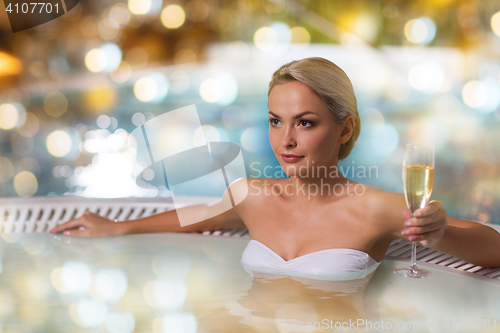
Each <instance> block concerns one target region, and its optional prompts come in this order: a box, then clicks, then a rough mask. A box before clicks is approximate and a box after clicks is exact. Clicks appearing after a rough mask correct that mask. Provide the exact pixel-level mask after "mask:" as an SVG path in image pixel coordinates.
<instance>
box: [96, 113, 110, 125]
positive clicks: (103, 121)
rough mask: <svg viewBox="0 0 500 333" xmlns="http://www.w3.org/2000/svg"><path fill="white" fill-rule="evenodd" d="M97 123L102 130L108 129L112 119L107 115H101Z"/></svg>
mask: <svg viewBox="0 0 500 333" xmlns="http://www.w3.org/2000/svg"><path fill="white" fill-rule="evenodd" d="M96 123H97V126H99V127H100V128H108V127H109V125H111V118H110V117H108V116H107V115H105V114H101V115H100V116H99V117H97V120H96Z"/></svg>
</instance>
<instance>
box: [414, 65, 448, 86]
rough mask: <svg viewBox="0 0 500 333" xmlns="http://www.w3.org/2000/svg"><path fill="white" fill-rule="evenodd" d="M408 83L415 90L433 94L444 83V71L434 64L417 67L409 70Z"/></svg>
mask: <svg viewBox="0 0 500 333" xmlns="http://www.w3.org/2000/svg"><path fill="white" fill-rule="evenodd" d="M408 81H409V82H410V85H411V86H412V88H414V89H416V90H420V91H425V92H428V93H435V92H437V91H439V89H440V88H441V87H442V85H443V83H444V71H443V68H442V67H441V66H440V65H438V64H436V63H429V64H422V65H417V66H414V67H412V68H411V69H410V71H409V73H408Z"/></svg>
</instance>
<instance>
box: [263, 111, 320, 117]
mask: <svg viewBox="0 0 500 333" xmlns="http://www.w3.org/2000/svg"><path fill="white" fill-rule="evenodd" d="M269 114H270V115H272V116H274V117H276V118H280V116H278V115H276V114H274V113H272V112H271V111H269ZM306 114H313V115H316V116H317V114H316V113H314V112H312V111H305V112H302V113H299V114H297V115H295V116H293V119H297V118H300V117H302V116H304V115H306Z"/></svg>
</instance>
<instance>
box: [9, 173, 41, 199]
mask: <svg viewBox="0 0 500 333" xmlns="http://www.w3.org/2000/svg"><path fill="white" fill-rule="evenodd" d="M14 189H15V190H16V193H17V194H18V195H19V196H21V197H25V198H27V197H31V196H33V195H34V194H35V193H36V191H37V190H38V181H37V179H36V177H35V175H34V174H32V173H31V172H28V171H21V172H19V173H18V174H17V175H16V176H15V177H14Z"/></svg>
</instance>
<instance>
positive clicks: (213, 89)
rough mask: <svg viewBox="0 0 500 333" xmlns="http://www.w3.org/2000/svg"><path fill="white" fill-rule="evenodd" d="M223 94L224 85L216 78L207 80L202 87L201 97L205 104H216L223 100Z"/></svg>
mask: <svg viewBox="0 0 500 333" xmlns="http://www.w3.org/2000/svg"><path fill="white" fill-rule="evenodd" d="M223 93H224V87H223V86H222V83H221V82H220V81H218V80H216V79H214V78H209V79H206V80H205V81H203V82H202V83H201V85H200V96H201V98H203V100H204V101H205V102H208V103H215V102H217V101H218V100H219V99H221V98H222V94H223Z"/></svg>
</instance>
